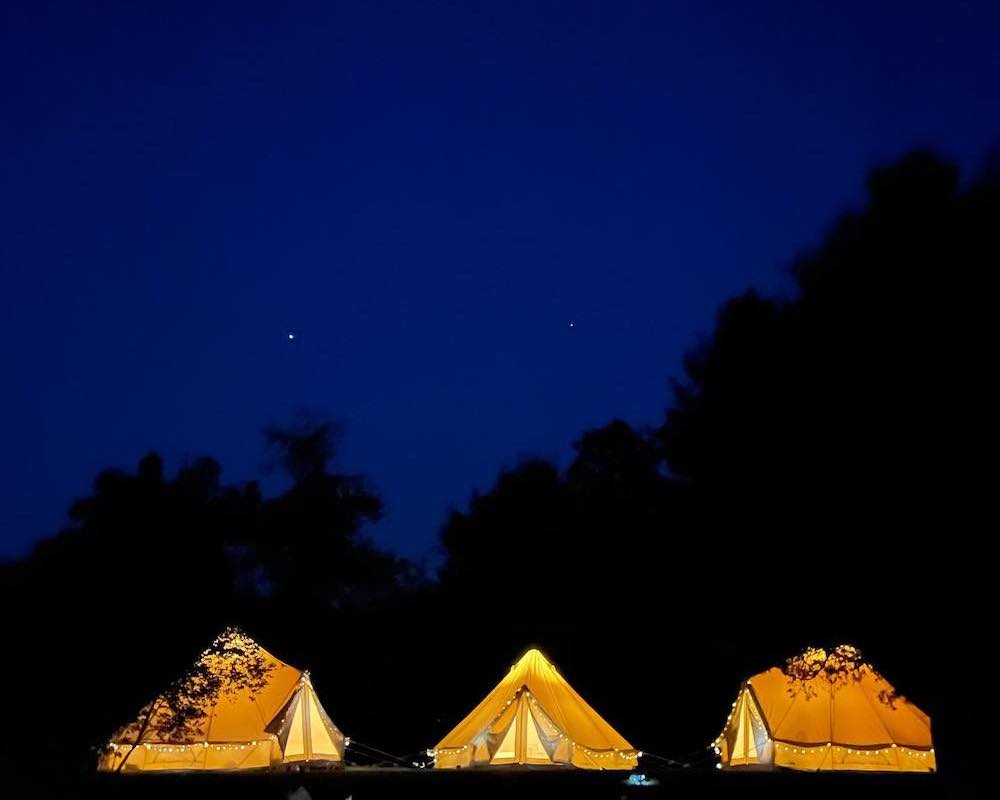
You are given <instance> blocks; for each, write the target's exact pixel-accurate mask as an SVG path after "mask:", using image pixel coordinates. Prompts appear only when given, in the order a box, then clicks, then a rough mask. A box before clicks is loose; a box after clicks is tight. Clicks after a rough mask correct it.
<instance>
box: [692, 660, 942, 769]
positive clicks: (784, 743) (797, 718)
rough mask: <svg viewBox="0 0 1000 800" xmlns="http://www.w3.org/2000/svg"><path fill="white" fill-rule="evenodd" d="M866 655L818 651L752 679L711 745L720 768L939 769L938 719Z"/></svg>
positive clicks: (743, 689)
mask: <svg viewBox="0 0 1000 800" xmlns="http://www.w3.org/2000/svg"><path fill="white" fill-rule="evenodd" d="M860 656H861V654H860V652H859V651H857V650H856V649H855V648H853V647H850V646H849V645H841V646H840V647H838V648H836V649H834V650H833V651H832V652H830V653H829V654H828V653H827V652H826V651H825V650H822V649H810V650H807V651H806V652H805V653H803V654H802V655H801V656H798V657H796V658H795V659H789V666H788V668H787V669H779V668H777V667H774V668H772V669H769V670H767V671H766V672H761V673H760V674H759V675H754V676H753V677H752V678H750V679H748V680H747V681H746V682H744V684H743V685H742V686H741V687H740V692H739V695H737V697H736V701H735V702H734V703H733V710H732V711H731V712H730V714H729V718H728V719H727V720H726V726H725V728H724V729H723V731H722V733H720V734H719V736H718V738H716V740H715V741H714V742H713V743H712V745H711V746H712V747H713V748H714V749H715V752H716V753H717V754H718V756H719V759H720V762H719V763H720V766H721V767H722V768H724V769H731V768H738V769H771V768H774V767H788V768H791V769H798V770H809V771H834V770H839V771H850V770H857V771H865V772H934V770H935V768H936V762H935V757H934V747H933V745H932V742H931V724H930V718H929V717H928V716H927V715H926V714H924V712H922V711H921V710H920V709H919V708H917V707H916V706H915V705H913V704H912V703H910V702H909V701H907V700H906V698H904V697H901V696H899V695H896V693H895V690H894V689H893V687H892V685H891V684H890V683H889V682H888V681H886V679H885V678H883V677H882V676H881V675H880V674H879V673H878V672H876V671H875V670H874V669H873V668H872V667H871V665H870V664H868V663H866V662H863V661H862V660H861V657H860Z"/></svg>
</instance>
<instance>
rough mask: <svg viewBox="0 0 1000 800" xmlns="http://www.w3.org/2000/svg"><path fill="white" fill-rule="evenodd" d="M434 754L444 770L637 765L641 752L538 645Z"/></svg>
mask: <svg viewBox="0 0 1000 800" xmlns="http://www.w3.org/2000/svg"><path fill="white" fill-rule="evenodd" d="M427 754H428V755H430V756H432V757H433V758H434V766H435V767H437V768H438V769H455V768H457V767H469V766H486V765H511V764H533V765H572V766H576V767H582V768H584V769H633V768H634V767H635V766H636V764H637V762H638V756H639V753H638V752H637V751H636V750H635V749H634V748H633V747H632V745H630V744H629V743H628V742H627V741H625V739H623V738H622V737H621V735H620V734H619V733H618V732H617V731H616V730H615V729H614V728H612V727H611V726H610V725H609V724H608V723H607V722H605V721H604V719H602V718H601V716H600V715H599V714H598V713H597V712H596V711H594V709H593V708H591V707H590V706H589V705H588V704H587V702H586V701H585V700H584V699H583V698H582V697H580V695H578V694H577V693H576V692H575V691H574V690H573V687H572V686H570V685H569V684H568V683H567V682H566V681H565V680H564V679H563V677H562V676H561V675H560V674H559V673H558V672H557V671H556V669H555V667H553V666H552V664H550V663H549V662H548V661H547V660H546V658H545V656H543V655H542V654H541V653H540V652H539V651H538V650H529V651H528V652H527V653H525V654H524V655H523V656H522V657H521V658H520V660H518V662H517V663H516V664H514V665H513V666H512V667H511V668H510V672H508V673H507V677H505V678H504V679H503V680H502V681H500V683H499V684H497V686H496V688H495V689H493V691H491V692H490V693H489V694H488V695H487V696H486V698H485V699H484V700H483V701H482V702H481V703H480V704H479V705H478V706H476V707H475V708H474V709H473V710H472V713H470V714H469V715H468V716H467V717H466V718H465V719H464V720H462V721H461V722H460V723H459V724H458V725H457V726H456V727H455V729H454V730H453V731H452V732H451V733H449V734H448V735H447V736H445V737H444V739H442V740H441V741H440V742H439V743H438V745H437V747H436V748H434V749H433V750H428V751H427Z"/></svg>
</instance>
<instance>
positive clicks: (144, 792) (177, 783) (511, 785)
mask: <svg viewBox="0 0 1000 800" xmlns="http://www.w3.org/2000/svg"><path fill="white" fill-rule="evenodd" d="M645 773H646V775H647V776H649V777H655V778H657V779H658V780H659V784H658V785H656V786H646V787H643V786H628V785H626V783H625V781H626V779H627V777H628V774H627V773H620V772H585V771H582V770H575V769H566V770H563V769H551V768H541V769H517V770H510V769H503V770H500V769H475V770H465V771H457V772H452V771H448V772H443V771H442V772H437V771H434V770H404V769H372V768H363V767H362V768H357V767H352V768H348V769H347V770H346V771H340V772H331V773H311V774H309V773H307V774H286V775H277V774H271V775H262V774H257V775H163V774H161V775H152V776H151V775H141V776H138V775H134V776H113V775H94V776H91V777H89V778H85V779H83V780H82V781H81V783H80V785H78V786H76V787H74V788H73V790H72V791H69V792H67V793H65V794H63V795H62V796H73V797H94V798H107V799H108V800H114V799H117V798H123V799H125V798H143V800H159V799H160V798H171V800H172V799H173V798H178V797H183V798H185V800H197V798H201V797H211V798H220V797H239V798H241V799H242V800H256V798H261V800H265V799H266V800H271V799H272V798H274V799H276V800H284V798H288V797H290V796H292V795H293V794H294V793H296V792H297V791H298V790H299V789H300V787H303V788H305V790H306V792H308V797H307V796H306V794H305V793H303V792H298V793H297V794H295V795H294V800H308V798H313V800H320V798H331V799H332V798H347V797H353V798H355V800H363V799H364V798H380V797H391V798H403V797H436V798H442V797H456V798H457V797H504V798H516V800H529V798H535V797H539V798H541V797H545V798H552V797H574V798H660V797H727V796H728V797H733V798H737V797H740V798H742V797H747V796H748V795H749V796H752V797H768V798H774V799H775V800H780V798H801V797H803V796H804V795H808V797H809V798H810V799H811V800H812V799H813V798H826V797H830V798H833V797H836V798H841V800H843V798H845V797H847V796H849V797H850V798H852V800H860V799H861V798H866V797H884V796H885V795H886V794H887V793H904V794H905V795H906V797H907V800H919V798H925V797H927V798H929V797H935V798H937V797H951V796H954V793H955V792H954V790H955V789H956V788H957V787H954V786H952V785H951V784H950V783H949V782H947V781H946V780H944V779H942V777H941V776H939V775H865V774H839V775H814V774H799V773H790V772H781V773H771V774H768V773H745V772H744V773H723V772H716V771H714V770H710V771H704V770H684V771H672V772H666V773H653V771H652V770H645ZM50 796H54V795H50Z"/></svg>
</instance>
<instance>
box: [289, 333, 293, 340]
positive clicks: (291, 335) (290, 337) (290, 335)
mask: <svg viewBox="0 0 1000 800" xmlns="http://www.w3.org/2000/svg"><path fill="white" fill-rule="evenodd" d="M293 339H295V334H294V333H289V334H288V341H292V340H293Z"/></svg>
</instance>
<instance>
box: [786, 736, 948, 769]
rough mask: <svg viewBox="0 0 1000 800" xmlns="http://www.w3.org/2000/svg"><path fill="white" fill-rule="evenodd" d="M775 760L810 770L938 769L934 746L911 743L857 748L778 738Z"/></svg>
mask: <svg viewBox="0 0 1000 800" xmlns="http://www.w3.org/2000/svg"><path fill="white" fill-rule="evenodd" d="M774 764H775V766H778V767H785V768H786V769H798V770H807V771H810V772H819V771H823V772H826V771H831V772H837V771H841V772H935V771H936V770H937V761H936V760H935V755H934V750H933V749H931V750H914V749H912V748H909V747H897V746H895V745H893V746H891V747H878V748H858V747H844V746H842V745H832V744H831V745H829V746H827V745H819V746H813V747H803V746H802V745H797V744H787V743H785V742H775V750H774Z"/></svg>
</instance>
